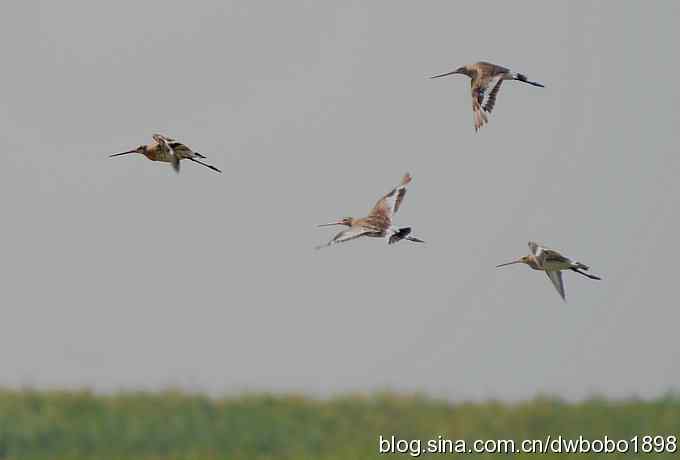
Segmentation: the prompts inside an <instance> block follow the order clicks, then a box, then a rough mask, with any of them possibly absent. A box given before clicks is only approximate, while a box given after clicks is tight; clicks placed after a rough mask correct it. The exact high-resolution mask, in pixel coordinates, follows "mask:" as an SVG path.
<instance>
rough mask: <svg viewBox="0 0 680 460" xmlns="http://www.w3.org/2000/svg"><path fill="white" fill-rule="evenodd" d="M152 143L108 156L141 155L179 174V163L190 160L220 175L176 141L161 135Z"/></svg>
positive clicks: (155, 136) (199, 155)
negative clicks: (169, 167)
mask: <svg viewBox="0 0 680 460" xmlns="http://www.w3.org/2000/svg"><path fill="white" fill-rule="evenodd" d="M153 140H154V142H153V143H151V144H148V145H140V146H139V147H137V148H136V149H133V150H128V151H127V152H122V153H114V154H113V155H109V157H110V158H112V157H117V156H120V155H127V154H129V153H141V154H142V155H144V156H145V157H147V158H148V159H149V160H151V161H162V162H164V163H170V164H171V165H172V167H173V168H174V169H175V171H177V172H179V162H180V161H181V160H191V161H193V162H194V163H198V164H200V165H203V166H205V167H206V168H210V169H212V170H213V171H217V172H218V173H221V172H222V171H220V170H219V169H217V168H216V167H214V166H212V165H209V164H207V163H203V162H202V161H201V160H199V158H205V156H203V155H201V154H200V153H198V152H194V151H193V150H191V149H190V148H189V147H187V146H186V145H185V144H182V143H181V142H178V141H176V140H175V139H172V138H170V137H167V136H163V135H162V134H154V135H153Z"/></svg>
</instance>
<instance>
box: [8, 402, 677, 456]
mask: <svg viewBox="0 0 680 460" xmlns="http://www.w3.org/2000/svg"><path fill="white" fill-rule="evenodd" d="M679 432H680V396H678V395H669V396H666V397H663V398H659V399H656V400H652V401H641V400H627V401H616V402H614V401H607V400H604V399H591V400H588V401H584V402H581V403H565V402H562V401H560V400H559V399H553V398H537V399H534V400H531V401H527V402H523V403H516V404H505V403H500V402H486V403H461V404H452V403H447V402H444V401H438V400H433V399H428V398H426V397H421V396H398V395H392V394H377V395H373V396H370V397H361V396H352V397H340V398H334V399H330V400H314V399H307V398H304V397H297V396H267V395H246V396H241V397H234V398H228V399H210V398H208V397H205V396H200V395H188V394H184V393H180V392H162V393H123V394H118V395H113V396H98V395H94V394H91V393H89V392H86V391H82V392H38V391H29V390H27V391H12V390H0V458H3V459H47V458H58V459H63V460H68V459H72V460H76V459H77V460H80V459H156V460H160V459H193V460H202V459H206V460H208V459H236V460H258V459H291V460H293V459H295V460H311V459H326V460H361V459H369V458H377V457H380V456H379V455H378V453H377V451H378V435H379V434H383V435H385V436H391V435H393V434H394V435H396V436H397V437H399V438H404V439H422V440H426V439H430V438H436V437H437V436H438V435H442V436H444V437H445V438H449V439H467V440H473V439H478V438H479V439H516V440H521V439H525V438H530V439H533V438H538V439H542V438H544V437H545V436H546V435H548V434H549V435H552V436H557V435H560V434H561V435H563V436H566V437H569V438H578V436H579V435H583V436H585V437H586V438H590V439H598V438H602V437H603V436H604V435H608V436H609V437H610V438H613V439H626V438H631V437H632V436H635V435H642V434H652V435H655V434H661V435H670V434H673V435H676V436H677V435H678V434H679ZM679 452H680V451H679ZM454 456H456V454H448V455H435V456H427V457H428V458H437V457H439V458H447V457H449V458H450V457H454ZM388 457H389V456H388ZM400 457H407V458H411V457H410V456H409V455H408V454H402V455H400ZM464 457H467V458H483V457H484V456H475V455H466V456H464ZM490 457H492V456H491V455H487V456H486V458H490ZM518 457H519V458H523V456H521V455H520V456H518ZM529 457H535V455H529V454H524V458H529ZM555 457H556V458H557V457H559V458H563V459H564V458H576V457H578V458H587V457H588V456H584V455H578V454H572V455H565V454H562V455H555ZM594 457H595V456H593V458H594ZM598 457H599V456H598ZM634 457H635V456H632V455H627V456H624V455H618V456H617V455H611V456H608V458H634ZM639 457H640V458H642V457H645V458H655V459H661V458H680V453H677V452H676V453H675V454H674V455H671V454H662V455H639Z"/></svg>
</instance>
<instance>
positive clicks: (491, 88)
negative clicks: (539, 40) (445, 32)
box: [431, 61, 543, 131]
mask: <svg viewBox="0 0 680 460" xmlns="http://www.w3.org/2000/svg"><path fill="white" fill-rule="evenodd" d="M455 74H461V75H467V76H468V77H470V91H471V94H472V112H473V115H474V124H475V131H477V130H478V129H479V128H481V127H482V126H484V125H485V124H486V123H488V121H489V119H488V116H487V114H490V113H491V111H492V110H493V108H494V105H495V104H496V97H497V96H498V92H499V91H500V89H501V85H502V83H503V81H504V80H517V81H521V82H523V83H528V84H530V85H533V86H540V87H543V85H542V84H541V83H537V82H534V81H529V80H528V79H527V77H526V76H525V75H523V74H521V73H513V72H511V71H510V69H507V68H505V67H503V66H500V65H496V64H491V63H490V62H484V61H480V62H476V63H474V64H467V65H464V66H462V67H459V68H458V69H456V70H454V71H452V72H447V73H443V74H441V75H435V76H433V77H431V78H439V77H445V76H447V75H455Z"/></svg>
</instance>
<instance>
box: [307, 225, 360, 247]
mask: <svg viewBox="0 0 680 460" xmlns="http://www.w3.org/2000/svg"><path fill="white" fill-rule="evenodd" d="M367 233H370V230H369V229H367V228H364V227H350V228H348V229H347V230H343V231H341V232H340V233H338V234H337V235H335V236H334V237H333V239H332V240H330V241H329V242H328V243H326V244H321V245H319V246H317V247H316V248H314V249H322V248H327V247H328V246H332V245H334V244H338V243H344V242H345V241H351V240H355V239H357V238H359V237H361V236H364V235H365V234H367Z"/></svg>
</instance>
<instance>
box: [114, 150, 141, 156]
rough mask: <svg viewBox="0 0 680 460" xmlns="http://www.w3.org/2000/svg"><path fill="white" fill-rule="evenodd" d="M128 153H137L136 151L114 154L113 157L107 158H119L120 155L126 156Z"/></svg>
mask: <svg viewBox="0 0 680 460" xmlns="http://www.w3.org/2000/svg"><path fill="white" fill-rule="evenodd" d="M128 153H137V150H129V151H127V152H123V153H114V154H113V155H109V158H113V157H119V156H121V155H127V154H128Z"/></svg>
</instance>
